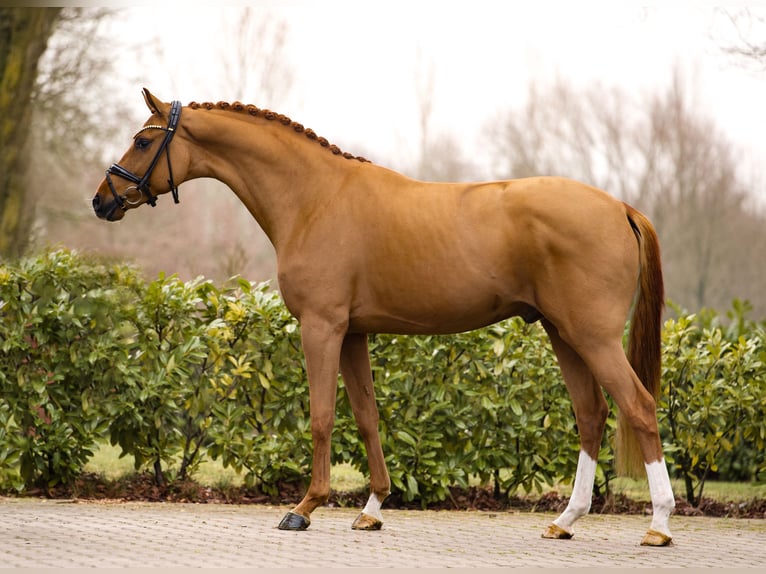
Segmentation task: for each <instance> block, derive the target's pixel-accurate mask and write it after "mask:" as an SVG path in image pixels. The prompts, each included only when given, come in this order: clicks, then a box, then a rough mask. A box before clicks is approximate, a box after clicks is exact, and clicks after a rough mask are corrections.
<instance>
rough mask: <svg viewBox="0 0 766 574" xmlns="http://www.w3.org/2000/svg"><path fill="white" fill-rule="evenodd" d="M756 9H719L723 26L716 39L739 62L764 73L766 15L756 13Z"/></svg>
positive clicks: (765, 65) (765, 60)
mask: <svg viewBox="0 0 766 574" xmlns="http://www.w3.org/2000/svg"><path fill="white" fill-rule="evenodd" d="M761 9H763V7H762V6H761ZM754 10H755V8H751V7H741V8H738V9H726V8H719V9H718V14H719V15H720V19H721V20H722V23H721V25H720V27H719V29H718V34H717V35H715V37H714V39H715V41H716V42H718V43H719V45H720V46H721V50H723V51H724V52H725V53H726V54H728V55H729V56H731V57H732V58H733V59H734V60H735V61H736V62H738V63H740V64H743V65H744V66H746V67H753V68H755V69H756V70H758V71H759V72H763V71H764V70H766V35H765V34H766V15H764V14H763V13H762V14H756V13H755V12H754Z"/></svg>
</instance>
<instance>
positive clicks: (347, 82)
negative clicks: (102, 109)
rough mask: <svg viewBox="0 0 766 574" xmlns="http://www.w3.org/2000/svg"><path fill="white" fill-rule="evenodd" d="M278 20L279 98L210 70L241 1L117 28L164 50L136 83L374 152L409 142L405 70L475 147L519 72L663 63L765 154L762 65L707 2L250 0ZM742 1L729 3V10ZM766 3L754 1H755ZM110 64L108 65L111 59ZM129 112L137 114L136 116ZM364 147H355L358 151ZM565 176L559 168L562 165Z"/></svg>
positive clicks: (582, 80)
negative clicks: (730, 43)
mask: <svg viewBox="0 0 766 574" xmlns="http://www.w3.org/2000/svg"><path fill="white" fill-rule="evenodd" d="M248 4H249V5H252V6H255V7H257V8H258V9H259V10H263V11H264V12H266V11H268V12H269V13H270V14H272V16H273V17H277V18H284V19H285V20H286V21H287V22H288V26H289V27H288V48H289V50H288V60H289V65H290V67H291V69H292V71H293V75H294V81H293V89H292V91H291V97H290V98H288V101H285V102H264V101H260V100H259V98H258V95H257V94H255V95H251V96H250V97H247V95H241V94H234V93H231V88H229V87H226V86H224V85H223V83H222V82H221V81H220V80H219V78H220V73H219V72H220V68H221V61H220V60H221V49H220V46H221V45H225V44H226V42H231V33H232V32H231V30H226V29H225V28H224V26H223V25H222V22H223V21H224V17H223V13H224V11H236V10H238V9H240V8H241V6H243V5H245V3H242V2H218V3H215V4H213V3H210V2H207V3H205V2H154V3H151V6H138V5H135V4H133V5H131V3H125V4H124V5H128V6H130V7H128V8H126V11H125V12H124V14H123V15H121V16H120V18H119V20H118V22H117V25H116V28H115V31H116V33H118V34H120V35H122V37H123V38H129V39H131V41H139V40H140V41H141V42H144V43H145V44H146V45H149V44H150V43H151V42H153V41H154V40H155V39H159V40H157V41H158V42H161V45H162V51H161V57H157V58H153V59H151V60H150V65H144V66H142V67H141V72H140V80H139V82H138V83H137V84H135V85H133V84H126V83H125V82H122V83H121V87H122V89H124V90H133V91H135V105H136V109H137V110H138V111H139V113H140V114H143V110H142V107H143V102H142V100H141V97H140V90H141V88H142V87H143V86H144V85H146V87H148V88H150V89H151V90H152V91H153V92H154V93H155V94H156V95H158V96H159V97H161V98H163V99H165V100H171V99H180V100H181V101H183V102H184V103H188V102H189V101H192V100H197V101H204V100H213V101H217V100H229V101H234V100H236V99H244V100H246V103H254V104H256V105H258V106H261V107H270V108H271V109H274V110H276V111H278V112H281V113H285V114H287V115H290V116H291V117H292V118H293V119H295V120H296V121H299V122H301V123H303V124H304V125H306V126H307V127H311V128H313V129H314V130H315V131H317V132H318V133H319V134H320V135H323V136H325V137H327V138H328V139H329V140H330V141H331V142H334V143H337V144H338V145H341V147H344V148H345V149H348V151H351V152H355V153H364V154H366V155H368V156H370V157H372V158H373V159H374V160H375V161H377V162H378V163H385V161H386V159H389V158H397V159H399V160H401V158H402V157H403V156H406V154H407V153H409V152H410V151H412V150H415V149H417V142H416V138H417V133H418V132H417V123H418V105H417V95H416V94H417V92H416V77H417V75H418V73H420V74H421V75H422V74H423V73H424V71H426V70H428V69H432V70H433V81H434V90H433V93H434V102H433V103H434V123H435V125H436V128H437V129H439V130H448V131H450V132H451V133H452V134H453V135H456V136H457V137H459V139H460V140H461V143H462V144H463V145H464V147H465V148H466V149H467V150H473V151H475V150H480V149H481V145H482V144H481V132H482V129H483V127H484V126H485V125H486V124H487V123H488V122H489V121H491V120H492V118H493V117H496V116H497V113H498V112H499V111H501V110H505V109H508V108H509V107H511V106H517V105H520V104H521V103H522V102H523V101H524V99H525V97H526V94H527V90H528V87H529V84H530V82H538V83H545V82H549V81H551V80H552V79H553V78H556V77H559V78H562V79H564V80H566V81H567V82H568V83H571V84H574V85H583V86H585V85H589V84H592V83H594V82H597V83H601V84H602V85H605V86H611V85H619V86H622V87H624V88H626V89H628V90H637V91H640V92H648V91H651V90H661V89H664V88H666V87H667V86H668V85H669V82H670V78H671V76H672V70H673V67H674V66H676V65H680V66H681V69H682V70H683V71H684V73H685V74H686V75H687V76H688V78H690V86H691V88H692V89H693V90H694V91H695V97H696V98H697V99H698V101H699V102H700V104H701V105H702V106H703V108H704V109H705V110H708V111H709V113H710V114H711V115H712V116H713V117H714V118H715V119H716V120H717V121H718V123H719V126H720V127H721V128H722V129H723V131H724V132H725V133H727V134H728V135H729V136H730V137H731V138H732V139H733V140H735V141H736V142H739V143H741V144H742V145H743V146H746V147H747V149H748V150H749V152H748V153H753V154H755V155H756V156H757V157H760V158H763V159H766V145H765V144H764V138H763V132H764V127H765V126H766V105H764V104H763V102H765V101H766V71H763V72H761V73H760V74H759V73H755V72H753V71H748V70H745V69H743V68H742V67H741V66H738V65H737V64H736V63H734V62H733V61H732V60H731V59H730V58H728V57H727V56H725V55H724V54H723V53H722V51H721V49H720V40H722V39H724V38H727V37H728V38H733V28H732V27H731V25H730V24H729V22H728V20H727V17H726V14H725V13H724V9H722V8H720V7H717V5H716V4H714V3H712V2H690V1H673V0H666V1H663V2H660V1H654V2H641V1H629V0H626V1H597V0H576V1H575V0H573V1H563V0H560V1H555V0H527V1H514V0H506V1H500V0H452V1H450V0H446V1H445V0H442V1H436V0H406V1H403V0H382V1H364V0H356V1H350V0H349V1H341V0H330V1H326V0H325V1H322V0H318V1H313V2H310V1H308V0H288V1H281V2H280V1H268V2H251V3H248ZM743 5H744V3H734V2H729V3H728V4H724V5H723V6H724V8H725V9H726V10H729V11H735V10H737V9H738V8H739V7H741V6H743ZM754 12H755V13H758V14H764V13H766V10H765V9H764V5H763V4H761V5H760V6H758V7H756V8H754ZM115 71H116V73H119V70H115ZM139 117H143V116H142V115H140V116H139ZM360 148H361V149H360ZM564 175H565V174H564Z"/></svg>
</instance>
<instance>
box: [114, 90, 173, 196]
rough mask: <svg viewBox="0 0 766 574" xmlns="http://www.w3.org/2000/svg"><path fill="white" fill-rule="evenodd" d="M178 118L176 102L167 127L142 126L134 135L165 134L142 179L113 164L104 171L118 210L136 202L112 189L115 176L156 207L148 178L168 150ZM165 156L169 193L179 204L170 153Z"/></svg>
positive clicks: (171, 110) (171, 107) (171, 106)
mask: <svg viewBox="0 0 766 574" xmlns="http://www.w3.org/2000/svg"><path fill="white" fill-rule="evenodd" d="M180 118H181V102H179V101H178V100H176V101H174V102H173V103H172V104H170V118H169V119H168V126H167V127H162V126H156V125H150V126H144V127H143V128H142V129H141V130H140V131H139V132H138V133H137V134H136V136H138V134H140V133H141V132H143V131H144V130H149V129H155V130H163V131H164V132H165V139H163V140H162V143H161V144H160V147H159V149H157V153H156V154H154V159H152V163H151V164H150V165H149V169H147V170H146V173H144V177H139V176H137V175H136V174H135V173H133V172H132V171H129V170H127V169H125V168H124V167H122V166H121V165H118V164H116V163H113V164H112V165H111V166H110V167H109V169H107V170H106V182H107V183H108V184H109V190H110V191H111V192H112V195H113V196H114V201H115V202H116V205H117V206H119V207H120V209H125V207H126V206H127V205H135V204H136V203H138V200H137V201H134V202H132V201H130V200H129V199H128V197H127V195H119V194H118V193H117V190H116V189H115V188H114V184H113V183H112V177H111V176H112V175H116V176H119V177H121V178H123V179H127V180H128V181H129V182H131V183H133V184H135V189H137V190H138V191H139V193H141V194H145V195H146V201H147V203H149V205H151V206H152V207H154V206H155V205H157V196H155V195H152V192H151V191H150V190H149V178H150V177H151V176H152V172H153V171H154V168H155V167H156V166H157V162H158V161H159V159H160V156H161V155H162V152H163V151H166V150H167V149H168V146H169V145H170V142H171V140H172V139H173V136H174V135H175V133H176V127H177V126H178V120H179V119H180ZM134 138H135V136H134ZM165 156H166V157H167V160H168V184H169V185H170V191H171V192H172V194H173V201H174V202H175V203H178V202H179V200H178V186H176V184H175V182H174V181H173V168H172V166H171V165H170V152H169V151H167V152H166V153H165ZM128 189H130V188H128ZM139 200H140V197H139Z"/></svg>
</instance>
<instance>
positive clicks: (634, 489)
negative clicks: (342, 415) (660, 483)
mask: <svg viewBox="0 0 766 574" xmlns="http://www.w3.org/2000/svg"><path fill="white" fill-rule="evenodd" d="M85 471H86V472H92V473H95V474H97V475H100V476H103V477H104V478H106V479H108V480H118V479H120V478H123V477H126V476H128V475H130V474H133V473H135V467H134V459H133V457H132V456H124V457H122V458H121V457H120V448H119V447H117V446H111V445H110V444H108V443H101V444H100V445H99V446H98V448H97V449H96V450H95V451H94V454H93V457H92V458H91V459H90V461H89V462H88V464H87V465H86V467H85ZM193 478H194V479H195V480H196V481H197V482H199V483H200V484H203V485H206V486H213V487H237V486H241V485H242V484H243V482H244V481H243V479H242V476H240V475H239V474H237V472H236V471H235V470H233V469H231V468H224V467H223V465H222V464H221V462H220V461H211V460H207V461H204V462H203V463H201V464H200V467H199V469H198V471H197V472H196V473H195V474H194V477H193ZM671 482H672V484H673V491H674V492H675V494H676V496H683V495H684V493H685V487H684V484H683V481H682V480H680V479H673V480H671ZM471 484H472V485H474V486H478V483H477V482H475V481H471ZM330 487H331V488H332V489H333V491H335V492H356V491H358V490H360V489H364V488H366V487H367V478H366V477H365V476H364V475H363V474H362V473H361V472H359V471H358V470H356V469H355V468H354V467H352V466H351V465H350V464H338V465H334V466H333V467H332V469H331V470H330ZM611 487H612V491H613V492H614V494H615V495H624V496H626V497H627V498H629V499H631V500H635V501H639V502H640V501H646V502H648V501H650V497H649V486H648V484H647V482H646V480H633V479H629V478H617V479H614V480H612V483H611ZM548 492H557V493H559V494H560V495H562V496H566V497H568V496H570V495H571V493H572V485H571V484H556V485H554V486H552V487H548V488H546V489H545V490H544V491H543V492H542V493H540V494H545V493H548ZM516 494H517V495H519V496H522V497H525V496H529V497H537V496H538V493H536V492H532V493H530V494H529V495H525V494H524V493H523V491H520V492H517V493H516ZM703 494H704V496H705V498H710V499H713V500H716V501H718V502H747V501H751V500H763V499H766V483H760V484H758V483H748V482H715V481H708V482H706V483H705V490H704V493H703Z"/></svg>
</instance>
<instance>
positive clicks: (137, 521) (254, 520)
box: [0, 499, 766, 568]
mask: <svg viewBox="0 0 766 574" xmlns="http://www.w3.org/2000/svg"><path fill="white" fill-rule="evenodd" d="M286 510H288V508H287V507H284V508H280V507H272V506H258V505H246V506H233V505H232V506H230V505H195V504H162V503H155V504H146V503H92V502H71V501H49V500H29V499H0V568H27V567H38V568H39V567H59V568H60V567H80V568H83V567H84V568H88V567H99V568H103V567H160V568H167V567H173V568H185V567H207V568H248V567H249V568H254V567H260V568H262V567H285V566H298V567H312V566H321V567H355V568H360V567H361V568H370V567H405V568H413V567H439V568H443V567H508V566H514V567H518V566H535V567H539V566H542V567H556V568H559V567H570V566H599V567H604V566H623V567H635V568H656V567H668V566H674V567H690V566H694V567H716V568H748V567H751V568H763V567H764V566H766V520H745V519H722V518H702V517H691V518H690V517H680V516H674V517H672V518H671V527H672V528H673V530H674V536H675V541H674V544H673V545H672V546H670V547H667V548H645V547H642V546H640V545H639V542H640V540H641V537H642V535H643V533H644V531H645V530H646V528H647V527H648V525H649V517H645V516H625V515H596V514H591V515H590V516H587V517H585V518H583V519H582V520H580V521H579V522H578V524H577V530H576V535H575V537H574V538H573V539H572V540H545V539H543V538H541V537H540V534H541V532H542V531H543V529H544V527H545V526H546V525H547V524H548V522H549V521H550V520H552V519H553V518H554V515H552V514H545V513H518V512H445V511H443V512H435V511H402V510H384V518H385V524H384V526H383V529H382V530H381V531H379V532H356V531H353V530H351V528H350V527H351V523H352V521H353V519H354V517H355V516H356V514H357V513H358V510H353V509H341V508H320V509H318V510H317V511H316V512H315V513H314V515H313V516H312V524H311V527H310V528H309V529H308V530H307V531H305V532H284V531H280V530H278V529H277V528H276V525H277V524H278V522H279V520H280V519H281V517H282V515H283V514H284V512H285V511H286Z"/></svg>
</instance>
